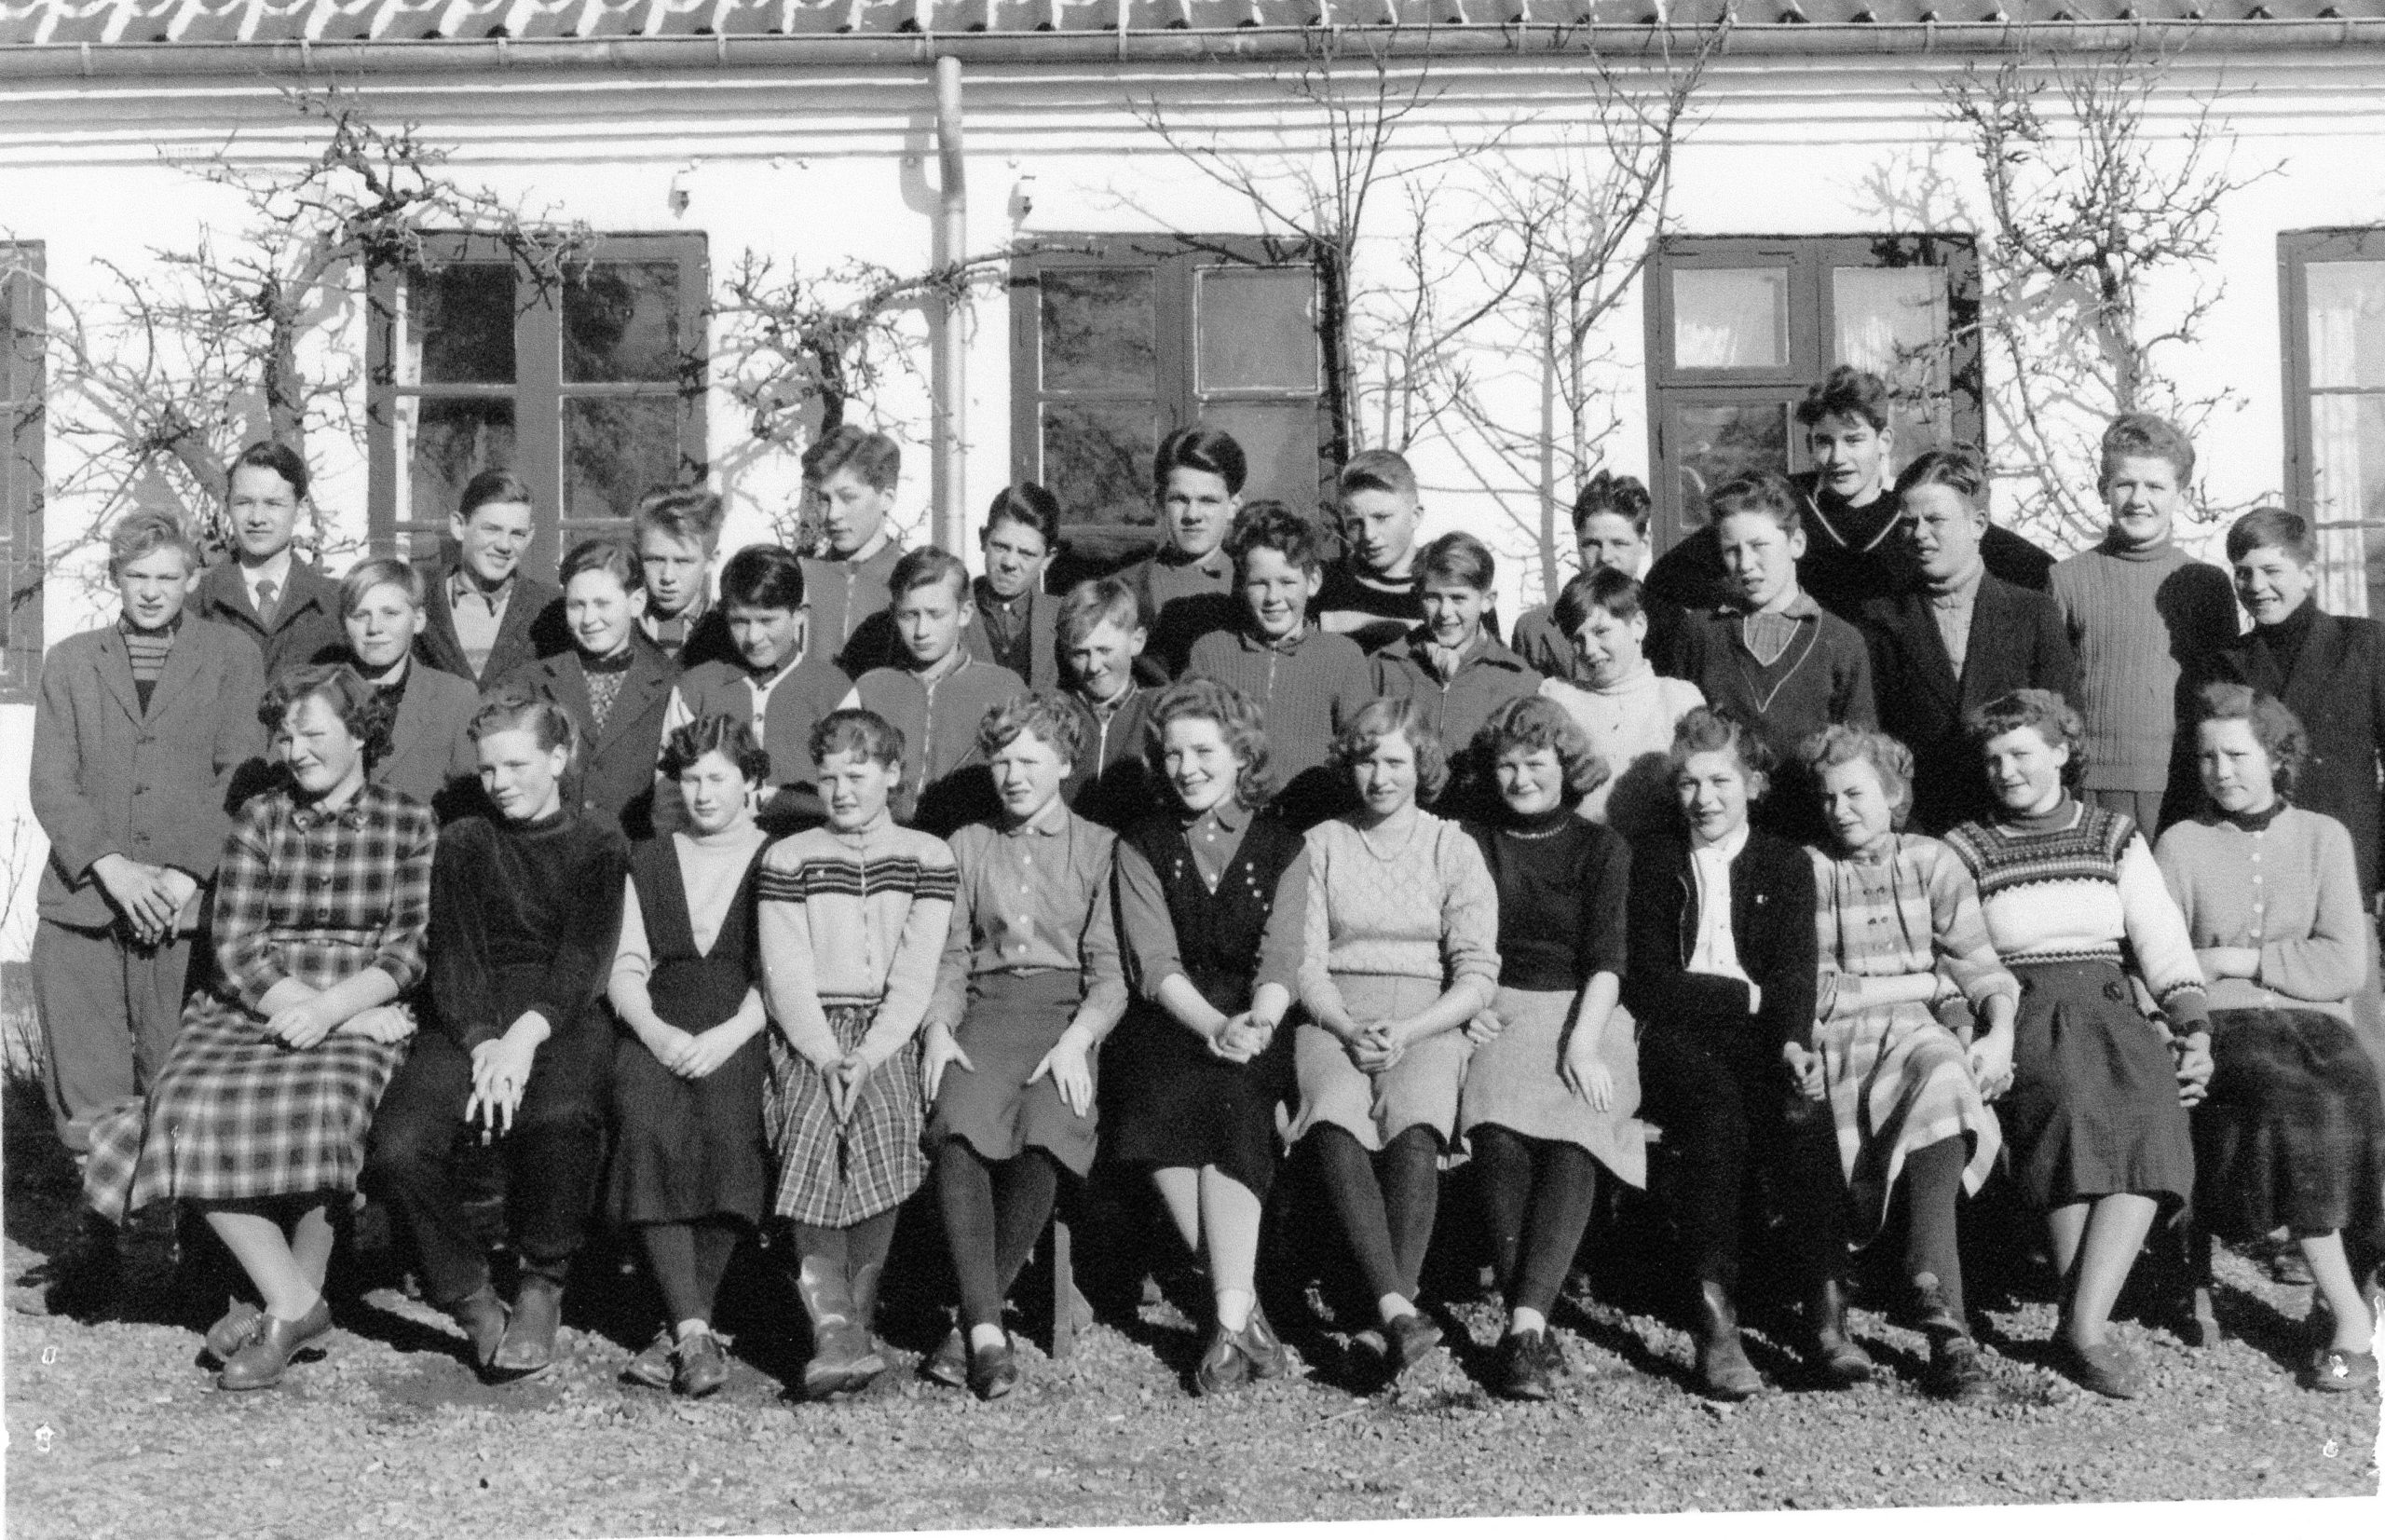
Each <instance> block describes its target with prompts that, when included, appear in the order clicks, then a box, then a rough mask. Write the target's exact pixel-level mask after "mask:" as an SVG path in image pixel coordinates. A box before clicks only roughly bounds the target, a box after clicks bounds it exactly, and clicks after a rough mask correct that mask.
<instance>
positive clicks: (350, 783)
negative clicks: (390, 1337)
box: [85, 663, 438, 1390]
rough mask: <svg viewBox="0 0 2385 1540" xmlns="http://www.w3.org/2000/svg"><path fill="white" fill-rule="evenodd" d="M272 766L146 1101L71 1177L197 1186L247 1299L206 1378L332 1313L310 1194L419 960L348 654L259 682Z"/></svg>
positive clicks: (373, 706)
mask: <svg viewBox="0 0 2385 1540" xmlns="http://www.w3.org/2000/svg"><path fill="white" fill-rule="evenodd" d="M257 717H258V719H259V720H260V721H262V722H264V723H265V724H266V729H268V730H269V731H270V732H271V733H272V735H273V752H274V756H275V757H276V758H277V759H279V761H280V764H281V768H282V770H283V773H284V776H285V780H284V781H283V783H282V784H281V785H280V786H279V787H277V788H275V789H273V790H270V791H268V792H266V793H265V794H264V795H262V796H260V797H254V798H252V799H251V800H250V801H249V803H248V804H247V805H246V806H245V807H243V808H242V809H241V811H240V815H239V819H238V820H237V821H236V822H235V823H234V825H233V826H232V834H231V838H229V839H228V840H226V841H225V846H224V858H223V863H222V865H221V866H220V867H219V868H218V877H217V880H216V890H215V925H214V934H215V959H216V963H217V968H218V971H219V974H220V978H219V980H218V982H216V983H215V985H214V986H213V987H212V988H208V989H204V990H200V991H198V992H196V993H194V994H193V995H192V996H191V997H190V1001H189V1003H188V1004H187V1005H185V1006H184V1010H183V1025H182V1030H181V1032H180V1033H179V1034H178V1035H177V1036H176V1037H175V1039H174V1046H173V1050H172V1052H171V1053H170V1054H169V1055H168V1056H167V1057H166V1062H165V1065H164V1067H163V1068H162V1069H160V1070H158V1073H157V1081H156V1083H154V1084H152V1085H151V1086H150V1088H149V1095H148V1098H147V1100H146V1101H145V1102H142V1101H134V1102H132V1103H129V1105H128V1106H126V1107H125V1108H123V1109H121V1110H119V1111H116V1112H114V1113H112V1114H110V1115H109V1116H107V1117H105V1118H102V1119H101V1120H99V1121H98V1122H96V1123H95V1124H93V1125H92V1131H91V1159H90V1164H89V1168H88V1169H87V1171H86V1174H85V1193H86V1196H87V1198H88V1200H89V1204H90V1206H91V1207H92V1208H93V1209H94V1210H95V1211H97V1212H98V1213H100V1214H102V1215H103V1216H105V1217H107V1218H109V1219H111V1220H119V1221H120V1220H122V1219H123V1217H124V1216H125V1215H126V1214H127V1213H129V1212H130V1211H131V1210H133V1209H135V1208H138V1207H140V1206H143V1205H144V1204H147V1203H149V1202H151V1201H153V1200H155V1199H157V1198H181V1199H184V1200H188V1201H191V1202H194V1203H197V1204H198V1205H199V1206H201V1208H202V1210H203V1211H204V1213H205V1214H206V1216H207V1221H208V1224H209V1225H210V1227H211V1228H212V1229H213V1230H214V1232H215V1233H216V1234H217V1235H218V1236H220V1237H221V1238H222V1239H223V1241H224V1244H225V1247H227V1248H229V1249H230V1251H231V1253H232V1255H233V1256H234V1257H236V1258H237V1259H239V1263H240V1265H241V1267H242V1268H243V1269H244V1270H245V1271H246V1272H247V1274H248V1275H249V1278H250V1281H251V1282H252V1283H253V1284H255V1286H256V1288H257V1289H258V1291H259V1292H260V1293H261V1294H262V1295H263V1297H264V1300H265V1312H264V1314H262V1315H260V1314H259V1313H258V1312H257V1311H256V1310H255V1308H254V1307H253V1306H251V1305H249V1304H247V1303H245V1302H236V1303H235V1304H234V1305H233V1307H232V1309H231V1311H230V1312H229V1313H228V1314H227V1315H225V1317H224V1318H223V1319H222V1320H220V1321H218V1322H216V1323H215V1325H214V1326H213V1327H211V1328H210V1329H209V1330H208V1333H207V1346H208V1351H209V1352H210V1353H211V1355H213V1356H216V1357H218V1358H220V1359H222V1360H223V1363H224V1369H223V1374H222V1377H221V1379H220V1381H219V1383H221V1384H222V1386H223V1387H224V1388H225V1390H260V1389H263V1388H265V1387H266V1386H268V1385H272V1384H276V1383H279V1382H280V1379H281V1374H282V1370H284V1369H285V1368H286V1367H287V1366H288V1364H289V1362H290V1359H291V1357H292V1356H293V1355H294V1354H296V1353H297V1352H298V1351H299V1350H300V1349H301V1348H304V1347H306V1346H307V1344H309V1343H311V1342H314V1341H315V1340H316V1339H317V1338H320V1337H321V1336H322V1335H323V1334H324V1333H325V1332H328V1331H329V1330H330V1329H331V1325H332V1315H331V1305H330V1303H329V1302H328V1301H326V1300H325V1299H324V1298H323V1272H324V1268H325V1266H326V1265H327V1264H328V1263H329V1261H330V1260H331V1253H332V1238H333V1236H332V1221H331V1217H330V1207H329V1205H328V1204H327V1202H326V1200H327V1199H330V1200H336V1201H337V1202H339V1203H340V1204H341V1205H342V1206H345V1203H346V1196H347V1194H348V1193H351V1192H354V1191H355V1190H356V1180H357V1174H358V1171H359V1170H360V1168H361V1166H362V1165H363V1164H364V1136H365V1130H366V1129H367V1128H368V1127H369V1126H370V1125H371V1124H372V1121H373V1111H374V1109H375V1106H377V1105H378V1104H379V1102H380V1100H381V1093H382V1092H383V1091H384V1090H385V1089H387V1088H388V1083H389V1076H390V1074H391V1073H392V1072H393V1071H394V1070H396V1069H397V1067H398V1061H399V1060H400V1059H401V1058H402V1057H404V1056H405V1047H404V1044H405V1041H406V1039H407V1038H408V1037H410V1036H412V1035H413V1032H414V1018H413V1016H412V1015H410V1014H409V1013H408V1012H406V1011H405V1010H404V1009H402V1007H399V1006H397V1005H396V1004H395V1003H394V1002H396V1001H397V1000H398V999H399V997H400V996H401V995H402V994H403V993H404V992H405V991H406V990H408V989H410V988H413V987H414V986H415V984H416V982H417V981H419V980H420V979H421V977H422V974H423V936H424V931H425V928H426V926H427V925H428V924H429V916H430V864H431V855H432V851H433V847H434V846H435V845H436V843H437V840H438V829H437V825H436V824H435V823H434V822H433V820H432V818H431V815H430V810H429V809H428V808H426V807H424V806H422V805H421V804H420V803H418V802H416V801H414V800H412V799H411V798H409V797H404V796H402V795H400V794H399V793H397V792H394V791H391V790H389V789H388V787H386V786H378V785H374V784H371V783H370V782H368V781H367V779H366V764H367V761H368V759H369V758H370V757H372V756H375V755H377V754H378V752H379V751H380V749H381V748H383V747H384V746H386V743H387V738H386V736H385V734H386V731H387V725H388V712H387V709H386V708H385V707H384V706H383V705H382V704H381V702H380V701H379V699H378V698H377V697H376V696H375V693H374V690H373V687H372V686H370V685H368V684H366V683H365V682H364V680H363V679H362V678H361V676H360V675H358V674H357V673H356V671H355V670H353V669H351V668H349V667H348V666H347V665H346V664H340V663H334V664H330V665H303V666H300V667H297V668H293V669H289V670H286V671H284V672H283V674H282V675H281V676H280V677H279V679H277V680H275V681H274V684H273V688H270V689H268V690H266V694H265V699H264V701H263V702H260V703H259V705H258V707H257Z"/></svg>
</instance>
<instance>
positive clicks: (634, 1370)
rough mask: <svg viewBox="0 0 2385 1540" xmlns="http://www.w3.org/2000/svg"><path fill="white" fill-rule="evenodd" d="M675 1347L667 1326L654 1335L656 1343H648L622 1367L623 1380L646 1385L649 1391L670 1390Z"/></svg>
mask: <svg viewBox="0 0 2385 1540" xmlns="http://www.w3.org/2000/svg"><path fill="white" fill-rule="evenodd" d="M674 1345H675V1344H674V1343H673V1342H672V1341H671V1329H670V1328H669V1327H667V1326H666V1327H664V1328H663V1329H661V1330H660V1331H658V1332H656V1333H655V1334H654V1341H652V1342H648V1343H647V1344H646V1347H645V1350H644V1351H642V1352H641V1353H639V1354H638V1356H636V1357H634V1358H632V1359H631V1360H630V1361H629V1362H628V1363H626V1364H623V1365H622V1366H621V1378H622V1379H623V1380H624V1381H626V1382H627V1383H631V1384H634V1385H644V1386H645V1387H646V1388H647V1389H648V1390H669V1389H670V1388H671V1381H672V1369H671V1360H672V1348H673V1346H674Z"/></svg>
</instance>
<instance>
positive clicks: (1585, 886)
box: [1458, 696, 1648, 1401]
mask: <svg viewBox="0 0 2385 1540" xmlns="http://www.w3.org/2000/svg"><path fill="white" fill-rule="evenodd" d="M1475 753H1476V756H1477V757H1478V758H1479V760H1480V761H1481V762H1482V763H1483V764H1484V765H1485V766H1486V767H1488V769H1489V770H1490V773H1491V775H1492V782H1493V784H1495V785H1496V786H1497V788H1498V792H1499V797H1500V799H1501V803H1502V807H1501V811H1500V813H1499V816H1498V817H1497V818H1496V819H1495V820H1494V821H1492V822H1491V823H1488V824H1480V825H1467V827H1466V832H1467V833H1468V834H1470V835H1471V836H1473V838H1474V841H1475V843H1476V844H1478V845H1479V846H1480V847H1481V849H1482V856H1483V861H1484V864H1485V865H1487V866H1488V867H1489V868H1490V871H1491V879H1492V882H1493V884H1495V885H1496V887H1497V889H1498V893H1499V994H1498V998H1497V999H1496V1000H1495V1001H1493V1002H1492V1008H1491V1011H1490V1013H1489V1014H1488V1015H1487V1016H1485V1017H1479V1018H1477V1019H1478V1023H1479V1024H1480V1025H1481V1026H1482V1027H1483V1028H1485V1029H1489V1028H1492V1027H1495V1028H1496V1029H1497V1030H1496V1034H1495V1035H1494V1036H1492V1037H1491V1038H1490V1040H1489V1041H1488V1042H1485V1043H1481V1044H1480V1045H1479V1046H1478V1047H1477V1048H1476V1049H1475V1050H1474V1056H1473V1059H1472V1061H1471V1062H1470V1063H1468V1064H1467V1066H1466V1070H1465V1088H1464V1091H1463V1092H1462V1094H1461V1096H1460V1097H1459V1102H1458V1130H1459V1132H1460V1133H1461V1134H1462V1135H1464V1137H1465V1141H1466V1147H1467V1149H1468V1150H1469V1151H1471V1152H1472V1153H1473V1156H1474V1159H1475V1160H1476V1161H1477V1162H1478V1163H1479V1165H1480V1166H1481V1171H1482V1185H1481V1189H1480V1191H1481V1192H1482V1194H1483V1199H1484V1203H1485V1206H1486V1207H1487V1208H1488V1210H1489V1214H1488V1218H1489V1227H1490V1231H1491V1243H1492V1255H1493V1257H1494V1259H1495V1262H1496V1268H1497V1272H1498V1276H1499V1292H1500V1294H1501V1296H1502V1297H1503V1298H1504V1299H1505V1300H1506V1305H1507V1312H1508V1315H1507V1329H1506V1334H1505V1335H1504V1336H1503V1337H1502V1338H1501V1339H1500V1343H1499V1358H1498V1370H1497V1372H1498V1381H1497V1388H1498V1390H1499V1392H1500V1394H1502V1395H1505V1396H1509V1397H1516V1398H1518V1399H1520V1400H1534V1401H1541V1400H1547V1398H1548V1397H1549V1396H1550V1394H1551V1393H1552V1387H1551V1384H1550V1382H1551V1380H1552V1379H1553V1378H1554V1377H1555V1376H1556V1375H1558V1374H1559V1373H1560V1372H1561V1371H1562V1370H1563V1367H1564V1366H1563V1360H1562V1359H1561V1358H1560V1356H1559V1355H1558V1352H1557V1347H1556V1342H1555V1340H1554V1339H1553V1338H1552V1337H1551V1335H1550V1333H1549V1329H1548V1315H1549V1312H1550V1311H1551V1310H1552V1309H1554V1308H1555V1307H1556V1304H1557V1295H1558V1291H1559V1289H1560V1288H1562V1287H1563V1286H1564V1282H1565V1274H1566V1270H1567V1269H1568V1268H1569V1267H1570V1266H1571V1265H1572V1263H1573V1260H1574V1252H1575V1251H1576V1250H1577V1249H1579V1248H1580V1247H1581V1244H1582V1232H1583V1231H1584V1229H1585V1228H1586V1227H1587V1226H1588V1222H1589V1218H1590V1208H1591V1203H1592V1199H1593V1198H1594V1196H1595V1194H1596V1192H1597V1190H1598V1188H1597V1183H1598V1173H1599V1167H1601V1165H1603V1166H1604V1167H1605V1168H1606V1169H1607V1171H1608V1172H1609V1173H1611V1174H1612V1175H1614V1176H1615V1177H1618V1178H1620V1179H1622V1180H1624V1181H1626V1182H1629V1184H1630V1185H1632V1186H1634V1187H1641V1186H1644V1185H1646V1181H1647V1165H1648V1159H1647V1145H1646V1141H1645V1130H1644V1129H1642V1127H1641V1125H1640V1124H1638V1123H1637V1122H1636V1121H1635V1120H1634V1119H1633V1118H1632V1116H1631V1114H1632V1111H1634V1110H1635V1109H1636V1108H1637V1107H1638V1105H1639V1101H1640V1068H1639V1056H1638V1054H1637V1052H1636V1051H1635V1049H1634V1047H1633V1043H1632V1029H1631V1018H1630V1016H1629V1015H1628V1014H1627V1013H1625V1012H1624V1011H1622V1009H1621V1008H1620V1007H1619V1006H1618V1005H1617V1004H1616V997H1617V995H1618V993H1619V991H1620V989H1621V986H1622V976H1623V959H1624V918H1623V917H1624V896H1625V893H1626V891H1627V889H1628V887H1629V879H1630V861H1631V855H1630V851H1629V848H1627V847H1626V846H1625V844H1624V842H1623V839H1622V838H1621V837H1620V836H1618V835H1615V834H1613V833H1610V832H1609V831H1607V830H1605V829H1602V828H1601V827H1599V826H1598V825H1596V824H1593V823H1591V822H1589V821H1588V819H1586V818H1584V817H1582V816H1581V815H1580V814H1579V813H1577V812H1575V811H1574V802H1576V801H1577V800H1579V799H1580V798H1581V797H1583V796H1584V795H1585V794H1587V793H1589V792H1591V791H1592V790H1593V789H1594V788H1595V787H1596V786H1597V785H1598V784H1600V783H1601V782H1602V781H1603V780H1604V779H1605V776H1606V767H1605V765H1604V764H1603V763H1602V762H1601V761H1600V760H1599V758H1598V757H1597V756H1594V755H1592V754H1591V753H1590V749H1589V744H1588V743H1586V742H1585V741H1584V740H1583V737H1582V734H1581V730H1580V729H1577V728H1576V727H1574V723H1573V720H1572V718H1570V717H1568V716H1567V715H1565V713H1564V712H1563V711H1562V710H1561V709H1560V708H1559V707H1558V706H1557V704H1556V703H1555V702H1550V701H1544V700H1541V699H1538V698H1536V697H1533V696H1526V697H1524V698H1523V699H1521V700H1517V701H1511V702H1507V704H1506V705H1504V706H1501V707H1500V708H1499V709H1498V710H1497V711H1496V712H1494V713H1493V714H1492V717H1491V720H1490V721H1489V722H1488V723H1487V724H1486V725H1485V726H1484V727H1483V729H1482V732H1481V734H1480V736H1479V737H1478V738H1477V739H1476V740H1475Z"/></svg>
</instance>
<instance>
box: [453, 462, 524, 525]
mask: <svg viewBox="0 0 2385 1540" xmlns="http://www.w3.org/2000/svg"><path fill="white" fill-rule="evenodd" d="M490 503H520V504H521V505H522V506H523V507H525V508H535V507H537V506H538V503H537V500H536V499H535V498H533V497H531V496H530V484H529V483H528V482H525V481H524V480H523V479H522V478H521V477H519V476H517V475H515V474H514V473H513V472H512V471H511V470H484V471H482V472H481V473H480V474H479V475H477V476H474V477H473V478H472V479H471V480H470V481H468V482H466V483H465V484H464V495H463V496H462V497H457V499H456V517H457V518H459V519H461V520H463V521H464V522H465V523H466V524H470V523H471V522H472V514H473V513H474V512H476V511H479V510H480V509H482V508H484V507H486V506H487V505H489V504H490Z"/></svg>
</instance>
